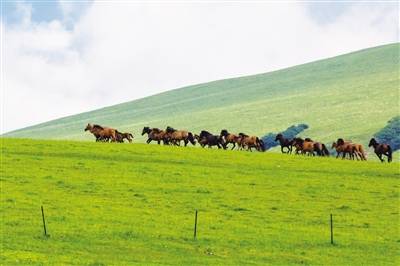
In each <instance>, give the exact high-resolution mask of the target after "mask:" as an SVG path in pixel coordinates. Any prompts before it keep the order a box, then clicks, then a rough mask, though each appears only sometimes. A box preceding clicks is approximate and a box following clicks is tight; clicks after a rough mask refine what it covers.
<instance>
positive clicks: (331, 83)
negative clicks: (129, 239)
mask: <svg viewBox="0 0 400 266" xmlns="http://www.w3.org/2000/svg"><path fill="white" fill-rule="evenodd" d="M399 49H400V45H399V44H398V43H396V44H390V45H385V46H380V47H375V48H370V49H366V50H362V51H358V52H354V53H350V54H346V55H342V56H338V57H334V58H330V59H326V60H321V61H316V62H313V63H308V64H304V65H299V66H296V67H291V68H288V69H283V70H279V71H275V72H270V73H266V74H259V75H254V76H248V77H241V78H234V79H226V80H220V81H214V82H210V83H205V84H199V85H194V86H189V87H185V88H181V89H177V90H172V91H168V92H165V93H161V94H158V95H154V96H151V97H147V98H144V99H140V100H135V101H131V102H127V103H123V104H119V105H115V106H111V107H107V108H102V109H99V110H95V111H92V112H87V113H82V114H78V115H74V116H70V117H66V118H62V119H58V120H54V121H50V122H47V123H44V124H40V125H37V126H33V127H29V128H25V129H21V130H17V131H14V132H11V133H9V134H6V135H5V136H7V137H20V138H27V137H28V138H42V139H92V136H90V135H89V134H88V133H86V134H85V133H84V132H83V128H84V126H85V125H86V123H88V122H93V123H99V124H102V125H108V126H112V127H116V128H119V129H121V130H125V131H132V132H133V133H134V134H135V135H136V138H137V139H136V140H137V141H142V140H143V138H142V137H141V136H139V135H140V132H141V129H142V128H143V126H152V127H160V128H165V127H166V126H167V125H171V126H173V127H175V128H182V129H189V130H191V131H194V132H196V131H199V130H201V129H209V130H211V131H214V132H219V131H220V130H221V129H222V128H227V129H229V130H230V131H232V132H247V133H249V134H254V135H264V134H265V133H267V132H279V131H281V130H284V129H286V128H287V127H288V126H290V125H292V124H297V123H306V124H308V125H309V126H310V129H308V130H307V131H305V132H304V135H307V136H310V137H312V138H314V139H319V140H321V141H326V142H330V141H332V140H334V139H337V138H338V137H344V138H347V139H352V140H354V141H361V142H363V143H364V144H365V143H366V142H367V141H368V140H369V138H370V137H371V136H372V134H374V133H375V132H377V131H379V129H381V128H383V127H384V126H385V125H386V122H387V121H388V120H389V119H390V118H392V117H394V116H395V115H398V114H399V109H398V102H399V82H400V78H399V77H400V75H399V66H400V61H399V60H400V58H399ZM277 52H279V51H277Z"/></svg>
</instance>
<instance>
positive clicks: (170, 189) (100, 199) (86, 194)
mask: <svg viewBox="0 0 400 266" xmlns="http://www.w3.org/2000/svg"><path fill="white" fill-rule="evenodd" d="M1 141H2V145H1V153H2V155H3V156H2V167H1V182H2V192H1V193H2V196H1V205H0V206H1V207H0V211H1V224H0V227H1V236H2V239H1V254H0V264H2V265H3V264H4V265H9V264H15V265H26V264H30V263H32V264H36V265H37V264H41V263H43V264H68V265H70V264H75V265H108V264H109V265H127V264H133V263H137V264H141V265H143V264H146V265H152V264H156V263H162V264H165V265H183V264H184V265H193V264H197V265H199V264H202V265H204V264H216V265H221V264H225V265H243V264H245V263H248V264H254V263H257V264H263V265H265V264H275V265H276V264H281V265H289V264H314V265H315V264H321V265H398V263H399V259H400V258H399V253H398V247H399V246H398V245H399V241H400V240H399V239H400V236H399V231H398V222H399V208H398V206H399V182H398V180H399V172H398V169H399V164H398V163H393V164H391V165H388V164H380V163H375V162H351V161H341V160H335V159H331V158H307V157H300V156H284V155H281V154H274V153H247V152H237V151H217V150H208V149H204V150H203V149H194V148H180V147H164V146H155V145H144V144H131V145H118V144H115V145H111V144H104V143H89V142H73V141H39V140H15V139H14V140H9V139H2V140H1ZM42 204H43V205H44V208H45V214H46V217H47V218H46V219H47V228H48V232H49V234H50V235H51V236H50V237H49V238H45V237H43V233H42V220H41V219H42V217H41V213H40V205H42ZM195 209H198V210H199V222H198V239H197V241H194V240H193V231H192V230H193V220H194V210H195ZM330 213H333V215H334V231H335V241H336V244H335V245H333V246H332V245H330V243H329V242H330V240H329V214H330Z"/></svg>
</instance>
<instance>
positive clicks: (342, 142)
mask: <svg viewBox="0 0 400 266" xmlns="http://www.w3.org/2000/svg"><path fill="white" fill-rule="evenodd" d="M336 144H337V146H341V145H344V140H343V139H342V138H339V139H338V140H337V141H336Z"/></svg>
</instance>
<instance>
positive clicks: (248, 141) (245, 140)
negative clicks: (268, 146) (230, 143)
mask: <svg viewBox="0 0 400 266" xmlns="http://www.w3.org/2000/svg"><path fill="white" fill-rule="evenodd" d="M239 138H240V148H241V149H244V148H245V147H246V146H247V150H248V151H250V152H251V151H252V150H251V149H252V148H255V149H256V150H257V151H262V152H263V151H265V148H264V141H262V140H261V139H259V138H258V137H256V136H249V135H246V134H244V133H239Z"/></svg>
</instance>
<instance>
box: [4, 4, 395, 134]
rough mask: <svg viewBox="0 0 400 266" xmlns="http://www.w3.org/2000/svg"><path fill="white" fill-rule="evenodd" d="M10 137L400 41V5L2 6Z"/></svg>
mask: <svg viewBox="0 0 400 266" xmlns="http://www.w3.org/2000/svg"><path fill="white" fill-rule="evenodd" d="M0 23H1V25H0V26H1V123H0V133H4V132H8V131H11V130H15V129H18V128H23V127H27V126H30V125H35V124H38V123H42V122H46V121H49V120H52V119H56V118H60V117H64V116H68V115H72V114H77V113H81V112H85V111H89V110H94V109H97V108H100V107H104V106H109V105H113V104H118V103H121V102H126V101H130V100H134V99H139V98H142V97H146V96H149V95H153V94H156V93H160V92H163V91H167V90H171V89H175V88H178V87H183V86H186V85H192V84H197V83H202V82H208V81H212V80H218V79H224V78H230V77H237V76H243V75H251V74H257V73H265V72H269V71H273V70H277V69H282V68H285V67H289V66H294V65H298V64H302V63H306V62H311V61H315V60H318V59H322V58H327V57H332V56H336V55H339V54H344V53H348V52H352V51H356V50H360V49H364V48H368V47H373V46H378V45H383V44H387V43H394V42H399V29H400V22H399V4H398V3H397V2H396V1H387V2H382V1H380V2H371V1H368V2H351V1H345V2H339V3H338V2H327V1H324V2H317V1H313V2H305V1H303V2H294V1H285V2H277V1H269V2H267V1H236V2H235V1H202V2H200V1H168V0H165V1H118V0H116V1H76V0H75V1H57V0H54V1H1V22H0Z"/></svg>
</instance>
